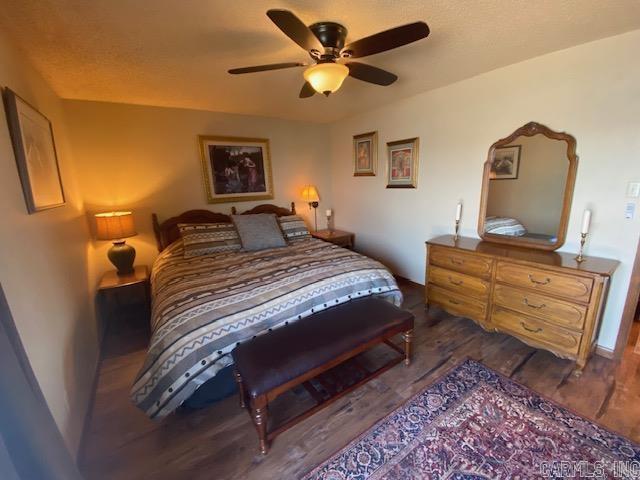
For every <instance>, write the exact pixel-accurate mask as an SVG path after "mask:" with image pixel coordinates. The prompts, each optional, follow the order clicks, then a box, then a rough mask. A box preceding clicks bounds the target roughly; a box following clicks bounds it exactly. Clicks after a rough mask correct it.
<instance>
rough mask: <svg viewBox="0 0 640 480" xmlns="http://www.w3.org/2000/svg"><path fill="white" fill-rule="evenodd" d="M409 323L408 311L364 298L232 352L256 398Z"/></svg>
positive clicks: (275, 331)
mask: <svg viewBox="0 0 640 480" xmlns="http://www.w3.org/2000/svg"><path fill="white" fill-rule="evenodd" d="M412 321H413V315H412V314H411V313H409V312H406V311H404V310H401V309H399V308H398V307H396V306H394V305H392V304H391V303H389V302H387V301H385V300H382V299H381V298H376V297H366V298H363V299H359V300H352V301H350V302H348V303H345V304H342V305H338V306H336V307H332V308H329V309H327V310H323V311H322V312H319V313H316V314H314V315H311V316H309V317H306V318H303V319H301V320H298V321H295V322H293V323H290V324H289V325H286V326H284V327H280V328H277V329H274V330H273V331H272V332H269V333H267V334H264V335H261V336H258V337H256V338H254V339H252V340H249V341H247V342H245V343H242V344H240V345H239V346H238V347H236V349H235V350H234V351H233V353H232V356H233V359H234V362H235V366H236V369H237V371H238V373H239V374H240V376H241V377H242V381H243V383H244V387H245V389H246V391H247V392H248V393H249V395H250V396H252V397H254V398H255V397H257V396H259V395H262V394H265V393H267V392H269V391H270V390H272V389H274V388H276V387H278V386H280V385H283V384H285V383H287V382H289V381H291V380H293V379H295V378H297V377H299V376H300V375H303V374H305V373H307V372H309V371H311V370H313V369H315V368H317V367H321V366H322V365H324V364H326V363H327V362H330V361H331V360H333V359H335V358H337V357H339V356H340V355H342V354H345V353H347V352H349V351H351V350H353V349H354V348H357V347H358V346H360V345H363V344H365V343H367V342H369V341H371V340H374V339H376V338H378V337H380V336H382V335H383V334H384V333H385V332H386V331H389V330H392V329H394V328H398V327H400V326H401V325H403V324H405V325H406V324H407V323H408V322H412ZM410 328H413V323H411V327H410Z"/></svg>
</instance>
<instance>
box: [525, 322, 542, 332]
mask: <svg viewBox="0 0 640 480" xmlns="http://www.w3.org/2000/svg"><path fill="white" fill-rule="evenodd" d="M520 325H522V328H524V329H525V330H526V331H527V332H531V333H540V332H541V331H542V328H536V329H535V330H534V329H533V328H529V327H527V326H526V325H525V323H524V322H520Z"/></svg>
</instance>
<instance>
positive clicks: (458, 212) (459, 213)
mask: <svg viewBox="0 0 640 480" xmlns="http://www.w3.org/2000/svg"><path fill="white" fill-rule="evenodd" d="M461 218H462V201H460V202H458V206H457V207H456V227H455V229H456V233H455V235H454V236H453V239H454V240H456V241H457V240H458V231H459V230H460V219H461Z"/></svg>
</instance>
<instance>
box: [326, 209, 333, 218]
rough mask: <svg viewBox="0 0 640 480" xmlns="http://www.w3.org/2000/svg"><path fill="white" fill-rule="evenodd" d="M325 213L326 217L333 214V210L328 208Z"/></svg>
mask: <svg viewBox="0 0 640 480" xmlns="http://www.w3.org/2000/svg"><path fill="white" fill-rule="evenodd" d="M325 213H326V214H327V217H330V216H331V215H333V211H332V210H331V209H328V210H327V211H326V212H325Z"/></svg>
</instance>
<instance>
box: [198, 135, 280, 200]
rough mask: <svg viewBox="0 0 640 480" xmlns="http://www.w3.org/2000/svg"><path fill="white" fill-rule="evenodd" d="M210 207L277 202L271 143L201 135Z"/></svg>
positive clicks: (255, 139) (200, 140)
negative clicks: (216, 204)
mask: <svg viewBox="0 0 640 480" xmlns="http://www.w3.org/2000/svg"><path fill="white" fill-rule="evenodd" d="M198 145H199V147H200V158H201V165H202V181H203V183H204V190H205V194H206V196H207V202H208V203H226V202H249V201H254V200H270V199H272V198H273V196H274V194H273V191H274V188H273V176H272V173H271V155H270V148H269V139H267V138H245V137H221V136H214V135H199V136H198Z"/></svg>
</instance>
